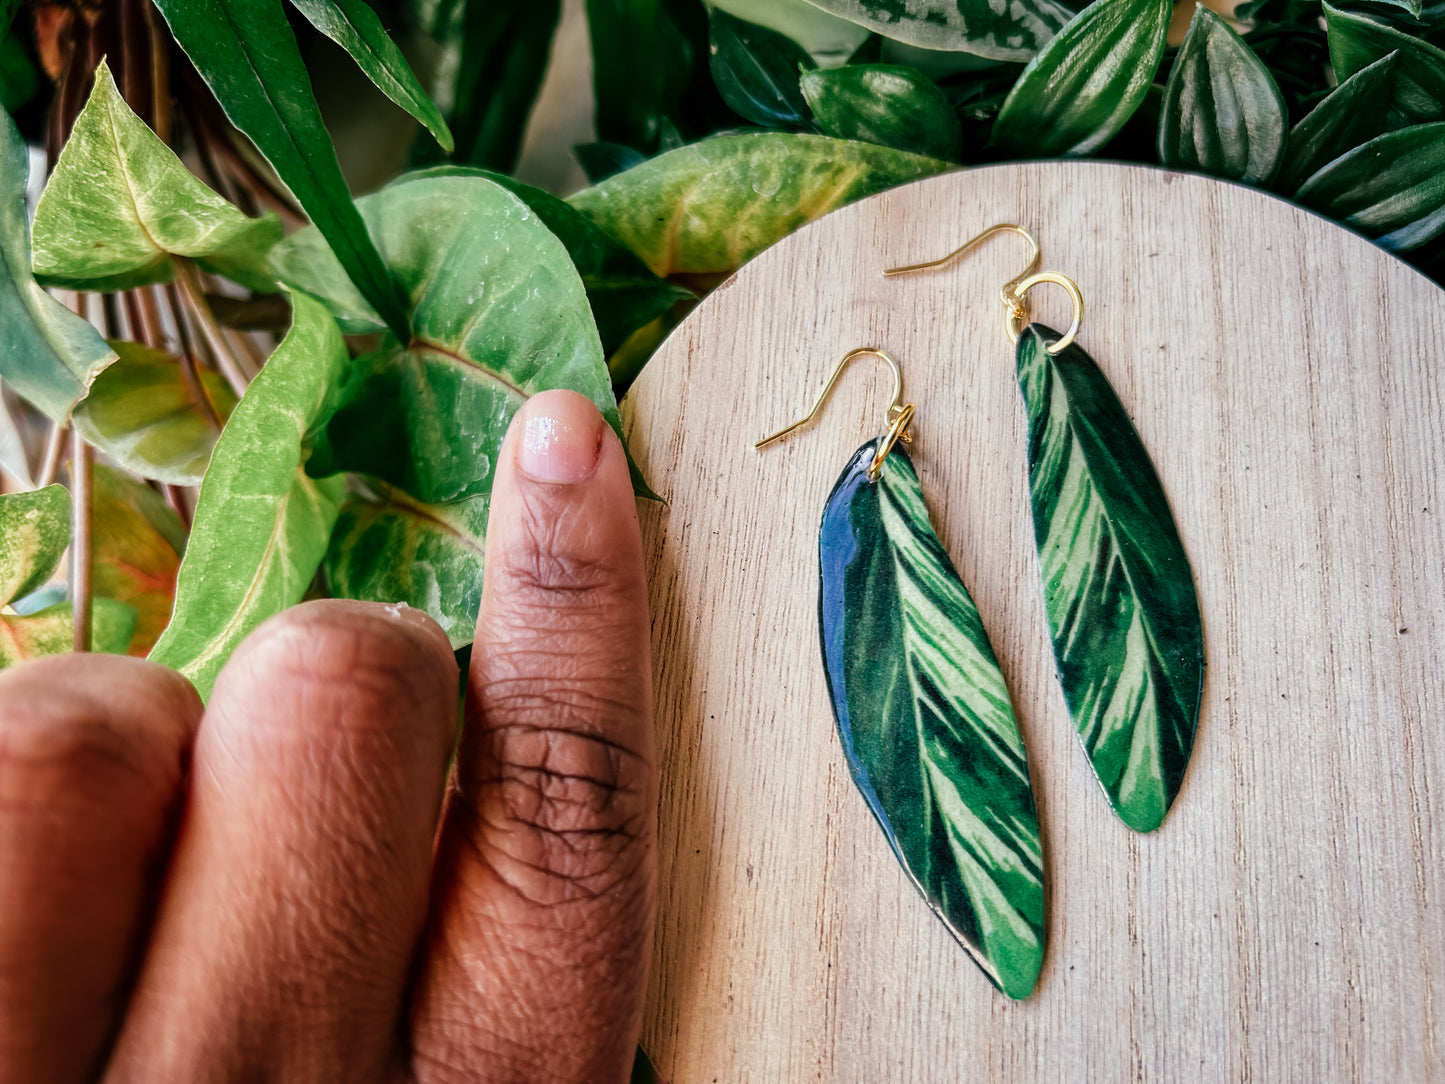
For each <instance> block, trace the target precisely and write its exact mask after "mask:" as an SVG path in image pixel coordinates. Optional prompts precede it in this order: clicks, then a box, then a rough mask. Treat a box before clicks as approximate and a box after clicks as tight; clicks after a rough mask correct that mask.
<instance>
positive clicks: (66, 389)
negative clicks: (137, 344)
mask: <svg viewBox="0 0 1445 1084" xmlns="http://www.w3.org/2000/svg"><path fill="white" fill-rule="evenodd" d="M29 172H30V161H29V154H28V152H27V151H26V149H25V142H24V140H22V139H21V138H20V133H19V131H17V130H16V128H15V124H14V122H13V121H12V120H11V119H10V116H9V114H5V115H4V116H3V117H0V379H3V380H4V381H5V382H6V383H7V384H9V385H10V387H12V388H13V389H14V390H15V391H17V392H19V393H20V394H21V395H23V396H24V397H25V398H26V399H28V400H30V402H31V403H33V404H34V405H35V406H36V407H37V408H39V409H40V410H41V411H43V412H44V413H45V414H46V415H47V416H48V417H49V418H50V419H51V420H52V421H56V422H64V421H65V420H66V419H68V418H69V417H70V411H71V408H72V407H74V406H75V404H76V402H77V401H78V400H79V399H80V398H81V397H82V396H83V395H84V394H85V391H86V389H87V388H88V387H90V383H91V381H93V380H94V379H95V377H96V374H98V373H99V372H100V371H101V370H102V369H104V368H105V367H106V366H107V365H109V364H110V363H111V362H113V361H114V360H115V353H114V351H112V350H111V348H110V347H108V346H106V345H105V340H104V339H102V338H101V337H100V333H99V332H97V331H96V330H95V328H93V327H91V326H90V324H88V323H87V322H86V321H84V320H82V319H81V318H80V317H78V316H76V315H75V314H74V313H73V312H71V311H70V310H69V309H67V308H66V307H65V306H64V305H62V304H61V303H60V302H59V301H56V300H55V298H53V297H51V296H50V295H49V294H47V293H46V292H45V291H44V290H42V289H41V288H40V287H39V286H37V285H36V284H35V279H34V278H33V277H32V276H31V273H30V226H29V223H28V222H27V221H26V216H25V183H26V179H27V177H28V176H29Z"/></svg>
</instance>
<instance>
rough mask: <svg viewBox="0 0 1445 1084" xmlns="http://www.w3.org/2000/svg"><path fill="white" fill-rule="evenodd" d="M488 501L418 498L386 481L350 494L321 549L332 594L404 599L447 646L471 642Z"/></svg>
mask: <svg viewBox="0 0 1445 1084" xmlns="http://www.w3.org/2000/svg"><path fill="white" fill-rule="evenodd" d="M490 503H491V499H490V498H489V497H485V496H482V497H470V498H468V499H467V500H463V501H454V502H452V503H450V504H422V503H421V502H419V501H414V500H412V499H411V498H410V497H408V496H407V495H406V494H405V493H402V492H401V491H400V490H398V489H395V488H393V487H390V486H377V487H376V492H375V493H374V494H370V493H367V494H362V493H353V494H350V495H348V496H347V498H346V502H345V503H344V504H343V505H342V506H341V515H340V516H339V517H338V518H337V520H336V529H335V530H334V531H333V532H332V535H331V547H330V549H329V550H328V551H327V553H326V564H325V569H326V583H327V586H328V587H329V588H330V589H331V593H332V594H333V595H335V596H337V597H338V598H357V599H363V600H366V601H370V602H405V603H406V604H407V605H409V606H414V607H415V608H416V609H418V610H423V611H425V612H426V613H427V614H429V615H431V617H432V618H433V619H434V620H435V621H436V622H437V624H439V625H440V626H441V627H442V631H443V632H445V633H446V634H447V638H448V639H449V640H451V642H452V647H454V648H455V647H462V646H464V645H465V644H469V643H471V642H472V637H473V635H474V633H475V632H476V625H477V610H478V608H479V607H480V606H481V601H482V555H483V550H484V546H485V540H486V531H487V510H488V506H489V505H490Z"/></svg>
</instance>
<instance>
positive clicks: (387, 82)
mask: <svg viewBox="0 0 1445 1084" xmlns="http://www.w3.org/2000/svg"><path fill="white" fill-rule="evenodd" d="M291 3H292V4H293V5H294V6H295V7H296V10H297V11H299V12H301V14H302V15H304V16H306V21H307V22H309V23H310V24H311V25H312V26H314V27H315V28H316V29H317V30H319V31H321V33H323V34H325V35H326V36H327V37H328V38H330V39H331V40H332V41H334V42H336V44H337V45H339V46H341V47H342V48H343V49H345V50H346V51H347V52H348V53H350V54H351V59H352V60H354V61H356V64H357V67H359V68H360V69H361V70H362V71H363V72H365V73H366V77H367V78H368V79H370V80H371V81H372V82H373V83H374V84H376V88H377V89H378V90H380V91H381V92H382V93H383V94H385V95H386V96H387V97H388V98H390V99H391V100H392V101H393V102H395V103H396V104H397V105H398V106H400V107H401V108H402V109H405V110H406V111H407V112H408V113H410V114H411V115H412V116H413V117H415V118H416V119H417V120H418V121H419V122H421V124H423V125H424V126H425V127H426V129H427V131H429V132H431V134H432V135H433V136H434V137H436V141H437V142H438V143H439V144H441V146H442V149H443V150H446V151H450V150H452V149H453V147H454V145H455V144H454V143H453V140H452V133H451V132H450V131H449V130H448V128H447V122H446V121H445V120H443V119H442V114H441V110H440V109H438V108H437V106H436V103H435V102H433V101H432V100H431V96H430V95H428V94H427V92H426V89H425V88H424V87H423V86H422V85H421V80H419V79H418V78H417V77H416V73H415V72H413V71H412V70H411V65H410V64H408V63H407V62H406V57H404V56H402V55H401V50H400V49H399V48H397V45H396V42H394V41H392V40H391V36H390V35H389V34H387V32H386V28H385V27H384V26H382V25H381V20H380V19H379V18H377V15H376V12H375V11H373V10H372V8H371V5H370V4H369V3H367V2H366V0H291Z"/></svg>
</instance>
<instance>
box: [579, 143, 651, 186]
mask: <svg viewBox="0 0 1445 1084" xmlns="http://www.w3.org/2000/svg"><path fill="white" fill-rule="evenodd" d="M572 153H573V154H575V155H576V156H577V164H578V165H579V166H581V167H582V172H583V173H585V174H586V175H587V183H588V184H596V183H597V182H598V181H605V180H606V179H607V178H608V177H611V176H612V175H613V174H614V173H621V172H622V171H623V170H624V169H631V168H632V167H633V166H637V165H641V164H642V163H643V162H645V161H647V158H646V157H645V156H644V155H643V154H642V153H641V152H640V151H635V150H633V149H632V148H631V147H624V146H623V145H622V144H621V143H579V144H578V145H577V146H575V147H573V148H572Z"/></svg>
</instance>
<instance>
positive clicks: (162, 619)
mask: <svg viewBox="0 0 1445 1084" xmlns="http://www.w3.org/2000/svg"><path fill="white" fill-rule="evenodd" d="M92 501H93V503H92V505H91V512H90V516H91V531H92V534H93V536H94V541H93V543H92V544H93V546H94V552H93V560H92V563H91V565H92V567H91V576H92V577H93V580H92V582H93V584H94V588H95V593H96V594H97V595H100V596H102V597H104V598H108V599H114V600H115V601H117V602H125V603H129V604H130V605H131V606H134V607H135V610H136V620H135V623H134V628H135V637H134V639H132V640H131V642H130V649H129V652H130V654H132V655H138V656H141V657H144V656H145V655H147V654H148V653H149V652H150V649H151V648H152V647H154V646H155V642H156V640H157V639H158V638H159V637H160V634H161V631H162V630H163V629H164V628H165V627H166V623H167V622H168V621H170V619H171V607H172V605H174V603H175V598H176V571H177V570H178V569H179V567H180V564H181V554H182V553H183V552H185V548H186V527H185V524H183V523H182V522H181V517H180V516H178V515H176V513H175V511H174V510H173V509H172V508H171V506H170V505H168V504H166V502H165V501H164V500H163V499H162V498H161V495H160V494H159V493H157V492H156V491H155V490H154V489H152V488H151V487H150V486H148V485H146V484H145V483H144V482H139V481H137V480H136V479H134V478H132V477H130V475H128V474H124V473H122V472H121V471H118V470H116V469H115V468H114V467H110V466H107V465H106V464H104V463H97V464H96V465H95V492H94V495H93V498H92Z"/></svg>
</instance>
